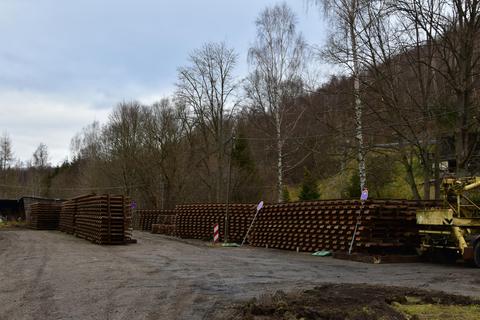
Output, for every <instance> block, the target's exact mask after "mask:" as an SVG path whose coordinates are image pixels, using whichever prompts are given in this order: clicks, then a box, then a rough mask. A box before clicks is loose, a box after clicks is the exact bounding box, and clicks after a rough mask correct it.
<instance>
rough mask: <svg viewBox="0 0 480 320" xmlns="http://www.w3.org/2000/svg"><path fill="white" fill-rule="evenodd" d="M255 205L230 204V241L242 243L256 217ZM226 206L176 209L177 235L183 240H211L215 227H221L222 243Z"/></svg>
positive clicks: (178, 207) (187, 206)
mask: <svg viewBox="0 0 480 320" xmlns="http://www.w3.org/2000/svg"><path fill="white" fill-rule="evenodd" d="M255 207H256V205H255V204H230V205H229V207H228V239H227V240H228V241H229V242H241V241H242V239H243V237H244V236H245V234H246V232H247V229H248V227H249V225H250V223H251V221H252V219H253V216H254V215H255ZM226 209H227V205H226V204H186V205H177V206H176V207H175V210H176V213H177V216H176V224H175V226H176V231H175V233H176V235H177V236H178V237H181V238H192V239H201V240H211V239H212V238H213V226H214V225H215V224H216V223H218V224H219V227H220V241H223V240H224V236H225V216H226V211H227V210H226Z"/></svg>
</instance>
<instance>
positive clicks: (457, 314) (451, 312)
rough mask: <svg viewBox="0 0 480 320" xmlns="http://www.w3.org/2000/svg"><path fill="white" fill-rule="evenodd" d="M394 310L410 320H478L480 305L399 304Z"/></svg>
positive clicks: (479, 317)
mask: <svg viewBox="0 0 480 320" xmlns="http://www.w3.org/2000/svg"><path fill="white" fill-rule="evenodd" d="M393 306H394V308H395V309H397V310H398V311H400V312H402V313H404V314H405V315H406V316H407V318H408V319H412V320H413V319H415V320H416V319H418V320H446V319H449V320H478V319H480V305H469V306H453V305H452V306H449V305H440V304H438V305H436V304H399V303H394V304H393Z"/></svg>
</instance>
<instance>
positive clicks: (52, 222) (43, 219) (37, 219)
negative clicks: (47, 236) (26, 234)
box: [30, 202, 61, 230]
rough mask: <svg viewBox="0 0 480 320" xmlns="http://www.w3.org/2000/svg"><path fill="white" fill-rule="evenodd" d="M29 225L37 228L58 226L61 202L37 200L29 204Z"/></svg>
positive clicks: (52, 228) (53, 228)
mask: <svg viewBox="0 0 480 320" xmlns="http://www.w3.org/2000/svg"><path fill="white" fill-rule="evenodd" d="M30 208H31V213H30V227H31V228H32V229H37V230H56V229H57V228H58V221H59V214H60V209H61V203H53V202H52V203H45V202H37V203H33V204H31V207H30Z"/></svg>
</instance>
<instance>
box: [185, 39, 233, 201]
mask: <svg viewBox="0 0 480 320" xmlns="http://www.w3.org/2000/svg"><path fill="white" fill-rule="evenodd" d="M189 62H190V64H189V65H188V66H186V67H181V68H179V69H178V82H177V97H178V99H179V100H180V101H181V103H183V104H184V105H185V106H186V107H187V108H188V109H189V110H190V111H191V112H192V113H193V116H194V123H195V127H196V128H198V130H199V131H200V132H201V135H202V137H203V143H204V146H203V147H204V148H203V150H202V151H203V156H202V163H203V164H204V165H205V166H206V167H207V170H208V171H209V166H210V164H209V161H208V157H209V155H210V154H214V155H215V158H216V159H215V162H216V183H215V198H216V201H217V202H220V201H221V199H222V191H223V189H224V188H222V184H223V182H224V167H225V159H224V157H225V144H226V141H227V140H228V139H230V136H231V132H229V131H230V130H229V129H228V126H229V123H230V121H231V119H232V117H233V113H234V110H235V107H236V102H235V101H233V98H234V94H235V90H236V89H237V86H238V84H237V82H236V80H235V77H234V74H233V71H234V68H235V65H236V62H237V55H236V53H235V51H234V50H233V49H231V48H228V47H227V46H226V45H225V43H207V44H205V45H204V46H203V47H202V48H201V49H199V50H195V51H194V52H193V53H192V54H191V55H190V59H189ZM212 140H213V141H212ZM212 144H213V150H208V147H209V146H210V145H212ZM203 180H204V182H206V179H203ZM206 183H207V185H209V183H208V182H206Z"/></svg>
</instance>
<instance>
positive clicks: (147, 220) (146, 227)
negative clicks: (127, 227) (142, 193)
mask: <svg viewBox="0 0 480 320" xmlns="http://www.w3.org/2000/svg"><path fill="white" fill-rule="evenodd" d="M165 217H168V218H165ZM174 217H175V210H160V209H157V210H136V211H135V219H136V223H135V227H136V228H137V229H139V230H142V231H152V225H154V224H168V225H173V224H174V222H173V218H174ZM165 219H168V220H165Z"/></svg>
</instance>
